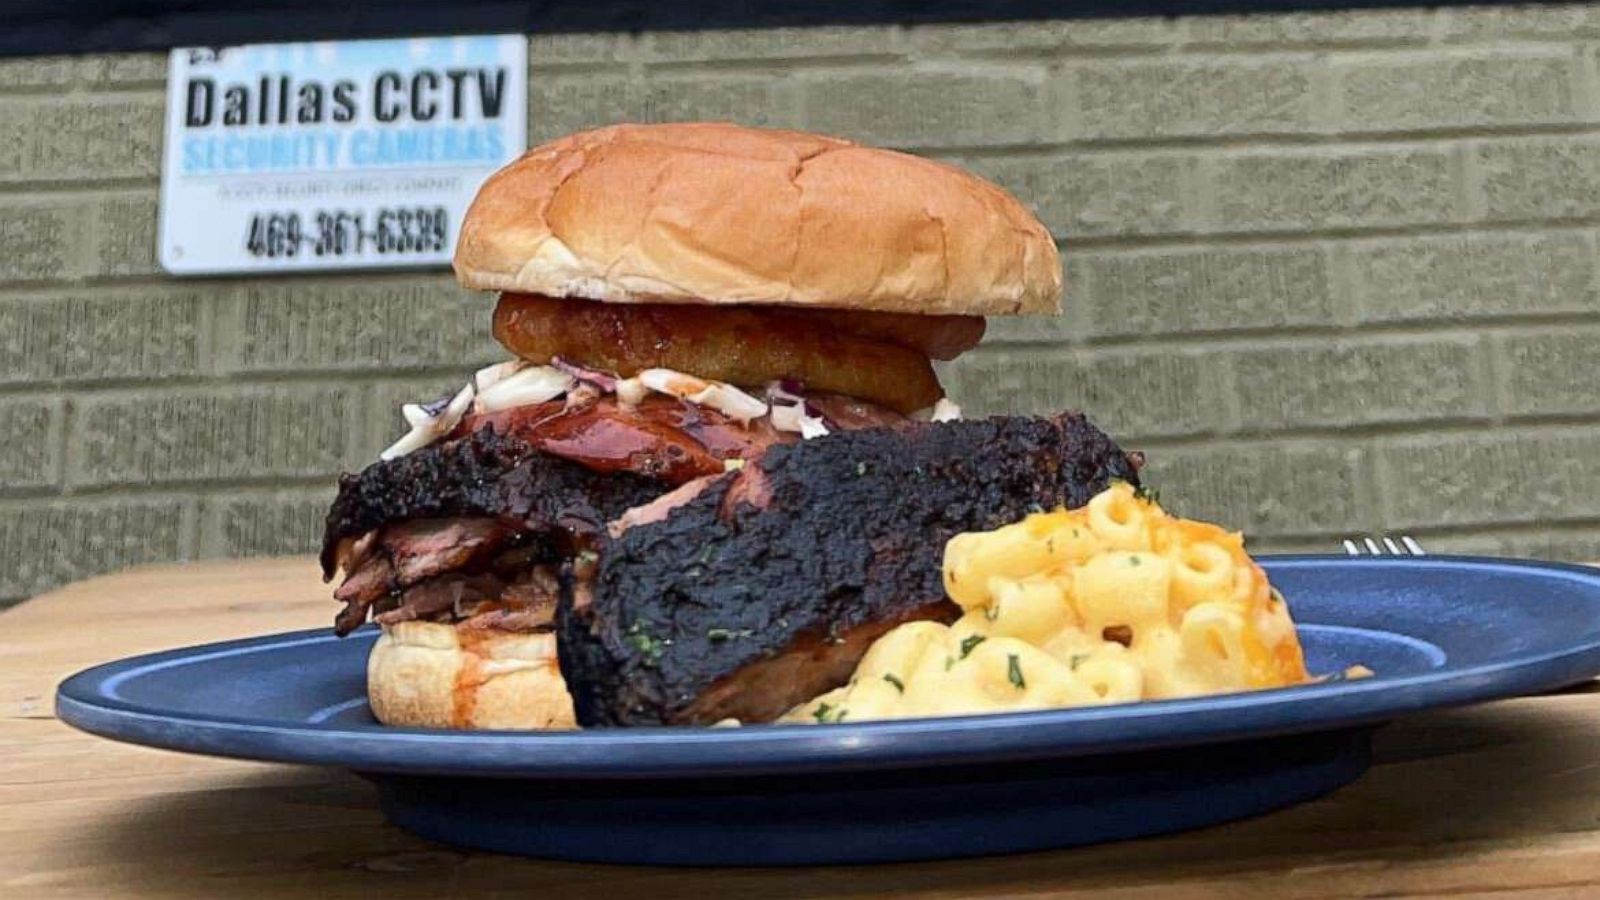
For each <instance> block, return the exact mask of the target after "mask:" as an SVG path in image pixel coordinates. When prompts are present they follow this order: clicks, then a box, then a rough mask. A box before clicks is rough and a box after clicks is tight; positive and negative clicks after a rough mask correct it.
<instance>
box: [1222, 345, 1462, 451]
mask: <svg viewBox="0 0 1600 900" xmlns="http://www.w3.org/2000/svg"><path fill="white" fill-rule="evenodd" d="M1476 346H1477V345H1476V342H1475V341H1471V340H1450V341H1412V342H1405V343H1390V342H1385V343H1367V344H1355V345H1350V344H1344V345H1334V346H1331V347H1330V346H1327V344H1326V342H1324V343H1319V344H1313V345H1292V346H1285V347H1274V348H1272V349H1267V350H1246V351H1240V352H1238V353H1236V354H1234V356H1233V359H1232V363H1233V371H1234V383H1235V390H1236V391H1237V393H1238V397H1239V404H1240V416H1241V418H1242V420H1243V423H1244V425H1245V427H1246V428H1249V429H1251V430H1258V429H1260V430H1265V429H1275V428H1293V427H1307V426H1313V427H1344V426H1347V425H1357V424H1372V423H1380V422H1417V421H1426V420H1429V419H1450V418H1472V417H1477V416H1482V415H1485V414H1486V412H1487V411H1486V410H1485V408H1484V399H1483V398H1484V395H1485V393H1486V391H1485V389H1484V386H1483V385H1482V384H1481V383H1480V378H1479V377H1478V371H1479V365H1478V355H1477V350H1476Z"/></svg>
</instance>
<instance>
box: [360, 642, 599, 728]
mask: <svg viewBox="0 0 1600 900" xmlns="http://www.w3.org/2000/svg"><path fill="white" fill-rule="evenodd" d="M367 699H368V702H370V703H371V704H372V713H373V715H375V716H377V717H378V721H380V722H382V723H384V724H385V725H404V726H412V727H421V728H487V729H499V730H513V729H549V728H555V729H560V728H574V727H576V720H575V719H574V717H573V714H572V698H571V696H570V695H568V693H567V683H566V681H565V680H564V679H562V677H561V667H560V664H559V663H558V662H557V660H556V636H555V635H554V634H533V633H528V632H514V631H495V630H488V631H475V630H474V631H465V632H463V631H462V630H460V629H457V628H456V627H455V626H454V625H445V624H440V623H438V622H401V623H399V624H397V625H386V626H384V628H383V635H382V636H381V637H379V638H378V642H377V643H376V644H375V645H373V647H372V655H371V656H369V657H367Z"/></svg>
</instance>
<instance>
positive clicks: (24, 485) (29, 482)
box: [0, 400, 61, 491]
mask: <svg viewBox="0 0 1600 900" xmlns="http://www.w3.org/2000/svg"><path fill="white" fill-rule="evenodd" d="M59 419H60V404H59V403H56V402H52V401H45V400H6V401H3V402H0V435H3V436H4V437H3V440H4V444H5V452H3V453H0V491H18V490H26V489H29V488H41V487H48V486H50V485H53V484H55V483H56V467H57V454H58V453H59V451H60V443H61V442H60V441H59V440H58V439H57V433H58V429H59Z"/></svg>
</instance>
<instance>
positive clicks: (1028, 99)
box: [799, 69, 1043, 146]
mask: <svg viewBox="0 0 1600 900" xmlns="http://www.w3.org/2000/svg"><path fill="white" fill-rule="evenodd" d="M799 83H800V86H801V87H800V89H801V91H802V97H803V100H802V104H803V109H804V122H805V125H806V127H807V128H809V129H811V130H813V131H821V132H824V133H826V134H838V135H842V136H844V137H848V138H854V139H856V140H860V141H864V142H866V143H869V144H884V145H889V146H959V145H968V144H973V145H989V144H1008V143H1022V142H1025V141H1031V140H1037V139H1038V138H1039V137H1040V131H1041V129H1040V125H1041V121H1042V118H1043V117H1042V116H1041V109H1040V102H1039V92H1040V89H1039V84H1038V83H1037V81H1036V80H1035V79H1034V78H1033V77H1032V73H1031V72H1030V70H1027V69H1016V70H1011V71H1002V70H968V71H961V72H952V71H946V70H934V71H916V70H905V71H889V70H885V71H883V72H879V73H874V74H848V75H829V76H808V77H805V78H803V79H800V82H799Z"/></svg>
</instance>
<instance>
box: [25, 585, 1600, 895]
mask: <svg viewBox="0 0 1600 900" xmlns="http://www.w3.org/2000/svg"><path fill="white" fill-rule="evenodd" d="M333 609H334V605H333V603H332V602H331V601H330V600H329V598H328V592H327V589H326V588H325V587H324V586H323V585H322V584H321V583H320V582H319V581H318V580H317V578H316V576H315V573H314V566H313V564H312V561H311V560H310V559H300V558H296V559H280V560H260V561H248V562H222V563H206V564H201V565H188V566H162V567H152V568H144V569H137V570H134V571H130V572H126V573H123V574H120V575H113V576H108V577H105V578H98V579H93V580H90V581H86V582H81V583H78V584H75V585H72V586H70V587H67V588H65V589H63V590H60V591H57V592H55V593H53V594H48V595H45V596H42V597H39V598H36V599H34V600H31V601H29V602H27V603H25V604H22V605H21V606H19V607H16V608H14V609H11V610H9V611H7V612H4V613H0V896H4V897H8V898H9V897H18V898H22V897H111V896H143V897H193V898H232V897H313V898H317V900H334V898H340V897H360V898H389V897H394V898H402V897H417V898H427V900H449V898H455V897H479V896H507V897H512V896H514V897H538V898H541V900H542V898H547V897H566V896H603V897H606V898H608V900H621V898H625V897H650V898H670V897H691V898H695V900H711V898H717V897H744V896H748V897H760V898H783V897H882V896H915V897H969V896H1029V897H1046V896H1084V897H1088V896H1094V897H1139V898H1162V900H1166V898H1182V897H1201V896H1205V897H1213V896H1215V897H1228V898H1230V900H1242V898H1252V897H1270V898H1280V897H1281V898H1319V897H1349V896H1373V895H1382V896H1385V897H1389V896H1408V897H1409V896H1450V897H1474V898H1490V897H1517V898H1535V897H1537V898H1545V897H1600V692H1597V691H1595V690H1593V689H1592V686H1591V688H1587V689H1583V690H1577V691H1567V692H1562V693H1559V694H1553V695H1547V696H1542V697H1534V698H1528V699H1522V700H1513V701H1507V702H1502V703H1496V704H1491V705H1488V706H1483V707H1478V708H1475V709H1468V710H1460V711H1455V712H1445V713H1437V714H1433V715H1426V716H1419V717H1415V718H1413V719H1410V720H1406V721H1404V722H1401V723H1398V724H1395V725H1392V726H1390V727H1388V728H1386V729H1384V730H1383V731H1381V732H1380V733H1379V737H1378V741H1377V758H1378V762H1377V764H1376V766H1375V767H1374V768H1373V769H1372V771H1371V772H1370V773H1369V774H1367V775H1366V776H1365V777H1364V778H1362V779H1361V780H1360V781H1359V782H1357V783H1356V784H1354V785H1352V786H1350V787H1348V788H1346V789H1344V790H1342V791H1339V792H1337V793H1335V794H1333V795H1332V796H1330V797H1327V798H1325V799H1323V800H1319V801H1316V802H1313V803H1308V804H1305V805H1303V806H1300V807H1298V808H1295V809H1291V810H1288V811H1285V812H1280V813H1276V814H1273V815H1269V816H1264V817H1261V818H1258V819H1254V820H1250V821H1245V822H1239V823H1235V824H1232V825H1227V826H1223V827H1218V828H1210V829H1206V830H1203V831H1196V832H1190V833H1187V834H1180V835H1175V836H1172V837H1165V838H1159V839H1151V840H1141V841H1133V842H1129V843H1124V844H1117V845H1112V846H1105V847H1090V848H1086V849H1079V850H1068V851H1060V852H1053V853H1035V854H1027V855H1022V856H1012V857H1003V858H993V859H983V860H957V861H951V862H941V863H929V864H902V865H892V866H875V867H838V868H817V869H786V870H754V869H744V870H720V871H716V870H685V869H652V868H632V867H622V866H595V865H578V864H570V863H545V862H533V861H528V860H522V859H515V858H511V857H503V856H496V855H493V854H487V853H475V852H463V851H459V850H455V849H452V848H449V847H444V846H439V845H435V844H430V843H428V842H426V841H423V840H421V839H418V838H415V837H412V836H410V835H408V834H406V833H404V832H402V831H400V830H399V829H397V828H394V827H392V826H390V825H388V824H386V823H385V822H384V821H383V818H382V816H380V815H379V813H378V810H377V807H376V805H375V801H374V796H373V793H372V790H371V789H370V788H369V787H368V786H367V785H366V783H364V782H362V781H360V780H359V779H357V778H355V777H354V776H351V775H348V774H346V773H343V772H336V771H321V770H316V769H301V768H293V767H289V766H278V765H265V764H256V763H245V762H233V761H227V760H219V759H208V758H204V757H198V756H183V755H180V754H176V753H168V752H164V751H157V750H148V749H144V748H140V747H130V746H125V745H121V744H115V743H112V742H110V741H106V740H101V739H99V738H95V737H90V736H89V735H86V734H81V733H79V732H77V731H73V730H71V729H69V728H67V727H66V726H64V725H62V724H61V723H59V722H57V721H56V720H55V718H54V716H53V715H52V695H53V692H54V690H55V685H56V683H57V682H58V681H59V680H60V679H61V678H62V677H63V676H65V675H67V674H70V673H71V672H73V671H75V670H77V669H79V668H82V667H84V666H87V665H90V664H93V663H98V662H103V661H106V660H110V659H115V658H117V657H121V656H126V655H128V654H133V653H143V652H147V651H152V650H159V649H164V648H168V647H176V646H181V645H185V644H194V643H200V642H204V641H215V640H222V639H225V638H235V637H244V636H248V635H255V634H261V633H266V632H272V631H283V630H288V629H294V628H306V627H316V626H318V625H323V624H326V623H327V622H328V620H329V617H330V614H331V612H332V611H333Z"/></svg>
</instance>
